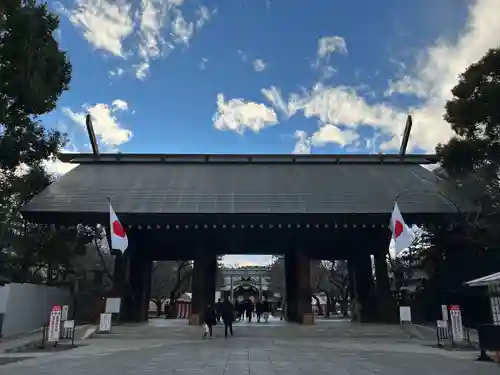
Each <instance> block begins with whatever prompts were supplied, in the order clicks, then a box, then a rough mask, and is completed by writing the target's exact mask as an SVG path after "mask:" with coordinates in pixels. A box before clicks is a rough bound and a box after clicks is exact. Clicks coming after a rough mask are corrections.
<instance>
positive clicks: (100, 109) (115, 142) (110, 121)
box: [63, 99, 132, 151]
mask: <svg viewBox="0 0 500 375" xmlns="http://www.w3.org/2000/svg"><path fill="white" fill-rule="evenodd" d="M85 109H87V111H88V113H89V114H90V115H91V116H92V124H93V126H94V132H95V135H96V137H97V138H98V141H99V143H102V144H104V146H106V147H107V148H108V149H109V151H111V150H115V149H116V147H117V146H119V145H121V144H123V143H126V142H128V141H129V140H130V139H131V138H132V131H130V130H128V129H126V128H125V127H124V126H123V125H122V124H121V123H120V122H119V121H118V119H117V117H116V115H115V113H116V112H117V111H119V110H125V109H128V105H127V103H126V102H125V101H123V100H120V99H117V100H115V101H114V102H113V104H112V105H111V109H110V108H109V106H108V105H106V104H102V103H98V104H96V105H94V106H92V107H89V108H85ZM63 112H64V114H65V115H66V116H68V117H69V118H70V119H71V120H73V121H74V122H75V123H77V124H78V125H80V126H81V127H82V128H83V129H85V131H86V125H85V116H86V113H85V112H73V111H72V110H71V109H69V108H63Z"/></svg>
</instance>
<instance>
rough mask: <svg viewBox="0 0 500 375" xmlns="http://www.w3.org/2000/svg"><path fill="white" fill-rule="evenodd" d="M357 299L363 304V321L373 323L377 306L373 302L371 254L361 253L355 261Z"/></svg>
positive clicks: (354, 258)
mask: <svg viewBox="0 0 500 375" xmlns="http://www.w3.org/2000/svg"><path fill="white" fill-rule="evenodd" d="M352 261H353V263H354V284H355V288H356V289H355V293H356V295H355V297H356V298H357V299H358V300H359V302H360V303H361V321H362V322H368V321H373V320H374V319H375V315H376V306H374V301H373V297H374V295H373V292H374V291H373V271H372V262H371V257H370V254H368V253H364V252H360V253H358V254H356V255H355V256H354V257H353V259H352Z"/></svg>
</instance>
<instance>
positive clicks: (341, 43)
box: [318, 36, 347, 59]
mask: <svg viewBox="0 0 500 375" xmlns="http://www.w3.org/2000/svg"><path fill="white" fill-rule="evenodd" d="M333 52H338V53H341V54H347V45H346V43H345V40H344V38H342V37H340V36H325V37H323V38H320V39H319V40H318V58H319V59H326V58H327V57H328V56H330V54H332V53H333Z"/></svg>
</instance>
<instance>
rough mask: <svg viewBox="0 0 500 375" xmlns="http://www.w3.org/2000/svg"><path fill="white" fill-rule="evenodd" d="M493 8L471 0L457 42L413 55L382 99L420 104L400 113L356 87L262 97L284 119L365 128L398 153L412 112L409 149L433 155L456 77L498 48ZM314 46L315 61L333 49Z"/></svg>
mask: <svg viewBox="0 0 500 375" xmlns="http://www.w3.org/2000/svg"><path fill="white" fill-rule="evenodd" d="M497 7H498V0H476V1H475V2H474V4H473V5H472V6H471V7H470V8H469V16H468V18H467V22H466V25H465V26H464V28H463V30H462V32H461V33H460V34H459V36H458V38H457V39H456V40H454V41H448V40H443V39H442V38H440V39H438V40H437V41H436V42H435V43H433V44H432V45H430V46H429V47H428V48H426V49H425V50H424V51H422V52H421V53H420V54H419V55H418V56H417V60H416V65H415V67H414V68H413V70H412V71H411V72H406V74H405V76H404V78H403V79H401V80H397V81H391V82H390V85H389V89H388V90H387V91H386V95H390V94H392V93H394V92H399V93H406V94H408V93H410V94H413V95H416V96H417V97H419V98H420V99H421V103H420V104H419V105H416V106H414V107H409V108H406V109H403V108H398V107H394V106H391V105H389V104H387V103H384V102H379V103H377V102H375V103H369V102H367V101H366V100H365V99H364V97H363V95H362V91H363V90H362V88H361V87H358V88H354V87H347V86H335V87H329V86H325V85H323V84H316V85H314V86H313V88H312V89H311V90H305V91H302V92H300V93H298V94H297V93H293V94H290V95H289V96H288V99H287V100H285V99H284V98H283V96H282V95H281V93H280V91H279V89H277V88H275V87H271V88H269V89H264V90H262V93H263V94H264V96H265V97H266V98H267V99H268V100H269V101H270V102H271V103H272V104H273V106H274V107H275V108H276V109H277V110H278V111H279V112H280V113H282V114H284V115H286V116H287V117H290V116H293V115H294V114H296V113H298V112H301V113H303V115H304V116H305V117H315V118H318V119H319V120H320V125H322V126H324V125H327V124H331V125H336V126H337V125H342V126H346V127H347V128H350V129H351V130H352V131H358V130H359V127H360V126H362V125H366V126H370V127H372V128H373V129H374V130H375V131H376V132H377V134H379V135H380V136H385V137H389V138H390V139H389V141H387V142H385V143H383V144H382V145H381V146H380V148H381V150H388V149H397V148H399V145H400V139H401V136H402V133H403V130H404V126H405V121H406V116H407V114H408V113H411V114H412V115H413V123H414V125H413V129H412V134H411V137H410V142H409V145H408V146H409V147H408V150H409V151H410V152H411V151H414V150H415V148H416V147H418V148H421V149H423V150H425V151H426V152H433V151H434V149H435V146H436V144H437V143H439V142H446V141H447V140H448V139H449V138H450V136H451V135H452V130H451V129H450V126H449V124H447V123H446V122H445V121H444V119H443V115H444V106H445V103H446V101H447V100H449V99H450V98H451V92H450V90H451V89H452V88H453V87H454V86H455V85H456V84H457V83H458V76H459V74H460V73H462V72H463V71H465V69H466V68H467V67H468V66H469V65H470V64H472V63H474V62H476V61H478V60H479V59H480V58H481V57H482V56H483V55H484V54H485V53H486V52H487V51H488V49H489V48H494V47H497V46H498V45H500V23H499V22H498V21H497V19H496V13H495V12H494V11H493V10H494V9H496V8H497ZM338 43H339V44H338V45H337V46H336V47H335V48H338V51H341V50H342V43H341V42H338ZM318 45H319V47H318V57H321V56H323V57H324V56H327V55H328V53H330V52H329V51H332V49H333V50H336V49H335V48H333V46H335V44H334V43H333V42H332V43H327V42H323V43H322V42H319V44H318ZM404 68H405V67H404V66H402V69H404Z"/></svg>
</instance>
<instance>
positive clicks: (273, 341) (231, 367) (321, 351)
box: [0, 319, 500, 375]
mask: <svg viewBox="0 0 500 375" xmlns="http://www.w3.org/2000/svg"><path fill="white" fill-rule="evenodd" d="M202 333H203V329H202V328H200V327H193V326H188V325H187V324H185V322H182V321H181V322H179V321H171V320H164V319H163V320H152V321H151V322H150V323H149V324H137V325H128V326H121V327H115V328H114V330H113V333H112V334H109V335H100V336H97V337H95V338H92V339H90V340H88V341H87V343H88V344H89V345H87V346H84V347H80V348H77V349H74V350H71V351H67V352H61V353H54V354H48V355H44V356H40V357H37V358H33V359H28V360H23V361H20V362H17V363H11V364H7V365H4V366H0V373H2V374H3V373H5V374H9V375H35V374H36V375H38V374H40V375H43V374H71V375H80V374H85V375H101V374H102V375H129V374H130V375H142V374H151V375H157V374H172V375H174V374H176V375H281V374H282V375H285V374H286V375H289V374H295V375H301V374H307V375H311V374H314V375H326V374H328V375H333V374H353V375H365V374H366V375H367V374H381V375H390V374H395V375H401V374H403V375H414V374H415V375H417V374H418V375H421V374H426V373H427V374H439V375H452V374H453V375H460V374H464V375H465V374H475V375H490V374H491V375H493V374H495V375H498V374H499V371H500V368H499V366H498V365H497V364H491V363H486V364H485V363H477V362H474V361H473V359H474V358H475V357H476V356H477V353H475V352H453V351H445V350H440V349H435V348H432V347H429V346H425V345H422V343H421V342H417V341H415V339H414V338H412V337H410V335H408V334H407V333H406V332H405V329H404V328H403V327H401V326H383V325H359V324H354V323H350V322H346V321H338V320H337V321H325V322H323V321H321V322H318V324H317V325H315V326H313V327H306V326H297V325H289V324H285V323H284V322H279V321H275V320H273V321H272V322H270V323H269V325H268V327H267V329H266V328H265V327H264V323H261V324H260V325H259V324H257V323H244V324H241V325H238V324H237V325H235V337H233V338H229V339H227V340H226V339H224V337H223V334H222V331H221V330H220V327H218V328H217V329H216V337H214V338H213V339H212V340H202V339H201V338H200V336H201V335H202ZM304 334H306V335H305V336H303V335H304ZM333 334H335V336H332V335H333Z"/></svg>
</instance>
